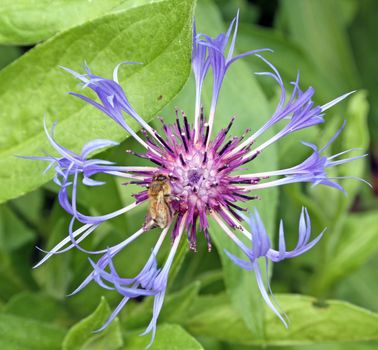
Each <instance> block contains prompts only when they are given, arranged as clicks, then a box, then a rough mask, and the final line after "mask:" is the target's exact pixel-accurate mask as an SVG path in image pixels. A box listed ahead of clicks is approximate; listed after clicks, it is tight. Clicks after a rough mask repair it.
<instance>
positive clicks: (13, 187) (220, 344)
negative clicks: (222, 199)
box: [0, 0, 378, 350]
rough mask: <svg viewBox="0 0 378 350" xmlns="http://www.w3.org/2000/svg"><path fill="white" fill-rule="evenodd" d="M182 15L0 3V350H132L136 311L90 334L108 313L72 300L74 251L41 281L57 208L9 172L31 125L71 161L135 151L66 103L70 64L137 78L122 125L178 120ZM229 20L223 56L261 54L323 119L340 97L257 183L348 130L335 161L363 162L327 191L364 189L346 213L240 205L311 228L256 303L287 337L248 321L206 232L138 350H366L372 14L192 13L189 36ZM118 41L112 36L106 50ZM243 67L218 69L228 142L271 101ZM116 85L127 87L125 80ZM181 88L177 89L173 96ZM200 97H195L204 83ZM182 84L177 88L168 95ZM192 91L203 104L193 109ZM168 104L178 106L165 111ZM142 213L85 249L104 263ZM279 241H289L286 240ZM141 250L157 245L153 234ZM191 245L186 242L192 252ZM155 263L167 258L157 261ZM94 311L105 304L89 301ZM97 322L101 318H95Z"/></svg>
mask: <svg viewBox="0 0 378 350" xmlns="http://www.w3.org/2000/svg"><path fill="white" fill-rule="evenodd" d="M193 5H194V4H193V2H192V1H189V0H162V1H146V0H128V1H127V0H124V1H121V0H118V1H117V0H109V1H96V0H93V1H84V0H78V1H69V0H59V1H51V0H43V1H38V2H36V1H30V0H29V1H28V0H13V1H2V2H1V4H0V67H1V68H2V69H1V71H0V106H1V108H0V198H1V201H2V202H3V204H1V205H0V347H1V348H2V349H7V350H8V349H9V350H13V349H60V348H63V349H105V348H106V349H143V348H144V347H145V345H146V344H147V343H148V341H149V340H148V339H146V337H144V338H143V337H139V336H138V334H139V333H140V330H141V329H143V327H144V326H145V325H146V324H147V321H148V319H149V317H150V309H151V300H148V299H146V300H138V301H136V302H134V303H130V305H128V307H127V308H126V309H125V310H124V311H123V312H122V313H121V315H120V318H119V320H117V321H116V322H113V324H112V325H111V326H110V327H109V328H108V329H107V330H106V331H104V332H102V333H100V334H93V333H92V330H94V329H96V328H98V327H99V326H100V325H101V324H102V322H103V321H104V320H105V319H106V317H107V316H108V315H109V310H110V307H113V306H114V305H116V303H117V301H118V300H119V297H118V296H117V295H115V293H111V292H105V291H104V290H101V289H100V288H98V287H96V286H94V285H91V286H90V287H88V288H87V289H86V290H84V291H82V292H81V293H79V294H78V295H76V296H74V297H69V298H67V297H66V295H67V294H68V293H69V292H70V291H72V290H73V289H74V288H75V287H76V286H77V285H78V283H79V282H80V281H81V279H82V278H83V277H84V276H85V274H86V273H87V272H88V271H89V266H88V265H89V264H88V261H87V258H86V257H85V256H84V255H83V254H82V253H80V252H70V253H67V254H64V255H60V256H56V257H54V258H52V259H51V260H50V261H48V262H47V263H46V264H45V265H43V266H42V267H40V268H38V269H35V270H33V269H32V266H33V265H34V264H35V263H36V262H37V261H38V260H39V259H40V258H41V257H42V254H41V253H40V252H39V251H38V250H36V248H35V246H36V245H37V246H40V247H42V248H49V247H51V246H52V245H53V244H54V243H56V242H58V241H59V240H61V239H62V238H63V237H65V235H66V234H67V225H68V219H69V218H68V217H67V215H66V214H65V213H64V211H63V210H61V209H60V207H59V205H58V203H57V200H56V191H57V188H56V187H55V186H54V185H53V184H52V183H51V182H49V180H50V179H51V174H50V173H48V174H46V175H43V176H42V175H41V173H42V170H43V164H34V163H31V162H27V161H25V160H20V159H16V158H15V157H14V156H15V155H31V154H33V155H36V154H41V149H45V150H47V151H49V152H50V151H51V149H50V148H49V147H48V145H47V142H46V140H45V136H44V134H43V132H42V120H43V115H44V114H45V115H46V116H47V118H48V121H49V122H50V124H51V122H52V121H53V120H55V119H56V118H59V126H58V128H57V138H58V141H60V142H62V143H63V144H64V145H65V146H67V147H69V148H73V149H76V150H78V149H80V148H81V146H82V145H83V144H84V143H85V142H86V141H87V140H89V139H90V138H94V137H108V138H112V139H116V140H118V141H123V142H122V144H121V145H120V146H119V147H116V148H113V149H109V150H107V151H105V152H104V153H103V154H101V156H102V157H105V158H108V159H112V160H113V159H117V160H118V161H119V163H120V164H122V163H125V162H130V163H135V161H134V159H131V160H128V159H125V158H126V157H125V156H124V150H125V149H127V148H131V147H135V145H133V142H132V141H130V140H126V137H127V135H125V134H124V133H122V132H121V131H120V129H119V128H117V126H114V125H113V124H112V123H111V122H109V121H107V120H105V121H104V119H106V118H103V117H102V116H100V114H98V113H95V111H94V110H93V109H91V108H90V107H88V108H83V105H82V104H80V103H79V102H78V101H75V100H73V99H72V98H71V97H69V96H67V95H66V92H67V91H73V90H75V91H77V86H76V82H75V81H73V79H71V78H70V77H67V76H66V75H65V74H63V73H62V72H61V71H60V70H59V68H57V65H58V64H64V65H66V66H69V67H70V68H73V69H77V70H79V69H80V65H81V64H82V62H83V61H84V60H86V61H87V62H88V63H89V65H90V66H91V68H93V69H94V70H95V72H97V73H98V74H100V75H108V76H109V75H110V74H111V71H112V69H113V67H114V66H115V65H116V64H117V63H118V62H120V61H123V60H132V61H138V60H140V61H142V62H144V63H148V64H145V65H143V66H142V67H128V68H127V69H125V71H124V73H122V76H121V78H122V79H121V82H122V83H123V85H124V86H125V87H126V90H127V93H128V96H130V100H131V102H132V103H133V104H134V105H135V106H136V109H137V110H138V111H139V112H140V113H141V115H143V116H145V117H146V118H147V119H150V120H151V122H152V123H156V118H155V115H156V114H158V113H159V114H161V115H163V116H164V118H167V119H169V118H172V115H173V106H175V105H177V106H180V107H182V108H184V109H185V110H186V111H187V113H188V114H189V115H191V113H192V110H193V105H194V98H193V96H194V89H193V82H192V80H191V78H190V79H189V80H188V81H187V78H188V76H189V68H190V67H189V63H190V62H189V61H190V60H189V57H190V56H189V55H190V45H191V43H190V21H191V18H192V10H193ZM238 8H239V9H240V16H241V25H240V31H239V36H238V40H237V49H238V50H239V51H245V50H247V49H254V48H260V47H270V48H272V49H273V50H274V54H270V55H269V57H268V58H269V59H270V60H271V61H272V62H273V63H274V64H275V65H276V66H277V68H278V69H279V71H280V72H281V74H282V76H283V78H284V80H285V81H286V82H289V81H292V80H294V79H295V75H296V73H297V70H298V69H299V70H300V72H301V82H302V83H301V86H302V87H304V88H305V87H307V86H309V85H312V86H313V87H315V89H316V91H317V93H316V95H315V98H316V102H317V103H319V104H324V103H326V102H328V101H329V100H331V99H333V98H335V97H336V96H338V95H340V94H342V93H345V92H346V91H350V90H355V89H357V90H358V92H356V93H355V94H354V95H352V97H351V98H349V99H348V100H347V101H346V102H343V103H342V104H341V105H340V106H337V107H336V108H333V109H332V110H331V111H329V112H328V113H327V122H326V123H325V125H324V127H323V128H322V129H317V130H314V128H312V129H311V130H308V131H305V132H302V133H300V134H299V135H294V136H291V137H290V139H288V140H284V141H282V142H281V143H280V144H279V145H278V146H279V147H276V148H275V149H272V150H271V151H270V152H269V153H268V152H267V153H266V154H265V155H264V159H262V160H259V162H257V163H256V168H262V169H265V170H268V169H276V168H282V167H285V166H288V165H293V164H295V163H296V162H298V161H300V160H302V159H304V157H305V156H306V155H307V153H306V152H307V150H306V149H305V147H299V141H300V140H302V139H306V141H310V142H314V143H317V144H319V145H323V144H324V142H325V140H327V138H329V136H330V135H332V133H334V132H335V130H336V129H337V128H338V127H339V126H340V124H341V123H342V122H343V120H344V119H346V120H347V127H346V129H345V131H344V133H343V135H342V137H341V139H340V141H339V142H338V143H337V144H336V145H335V147H334V149H333V151H334V150H336V151H337V149H348V148H352V147H360V148H362V149H363V150H364V151H368V153H369V157H368V158H366V159H365V161H358V162H356V163H352V164H350V165H346V166H344V167H343V168H342V169H341V170H340V174H339V175H345V174H347V175H354V176H361V177H363V178H364V179H367V180H368V181H370V182H371V183H372V184H373V189H371V188H369V187H368V186H365V185H361V184H360V183H356V182H353V181H348V182H345V187H346V189H347V191H348V196H347V197H345V196H343V195H342V194H340V193H337V192H336V191H335V190H333V189H328V188H322V187H320V186H319V187H316V188H309V187H308V186H300V185H290V186H287V187H285V188H284V189H280V191H278V190H275V191H274V190H273V191H270V192H263V193H261V195H262V200H261V201H260V202H259V203H258V204H257V205H258V206H259V209H260V210H261V212H262V215H263V219H264V221H266V222H267V226H268V228H269V230H270V232H272V234H273V233H274V232H275V231H277V230H276V228H277V222H278V219H279V218H284V219H285V225H286V226H285V227H286V232H287V233H288V234H287V236H288V239H289V241H290V240H292V241H293V242H292V243H293V244H294V242H295V239H296V232H297V231H296V230H297V227H296V226H297V220H298V216H299V211H300V207H301V206H302V205H305V206H307V207H308V208H309V211H310V214H311V217H312V221H313V226H314V229H313V231H314V232H320V231H321V230H322V229H323V228H324V227H326V226H327V227H328V230H327V234H326V235H325V237H324V238H323V239H322V241H321V243H320V244H319V245H318V246H317V247H315V248H314V249H313V251H312V252H310V253H308V254H306V255H304V256H303V257H300V258H297V259H295V260H293V261H287V262H284V263H281V264H280V265H279V266H277V267H275V269H274V271H273V274H272V281H271V283H272V288H273V291H275V293H276V297H277V299H278V301H279V302H280V304H281V306H282V308H283V310H284V311H286V313H287V314H288V316H289V318H290V320H291V325H290V328H289V330H288V331H286V330H285V329H284V327H283V326H282V325H281V324H280V323H279V320H277V319H276V318H275V317H274V315H273V314H272V312H271V311H270V310H266V309H264V307H263V302H262V299H261V297H260V295H259V293H258V290H257V289H256V285H255V284H254V279H253V275H251V274H248V273H246V272H242V271H239V270H238V269H237V268H236V267H234V266H232V265H231V264H230V263H229V262H228V261H226V259H224V255H223V253H222V250H223V248H224V247H225V246H227V244H228V243H229V242H227V241H223V240H222V236H221V235H220V234H218V231H217V229H216V227H215V228H214V229H213V232H212V235H213V239H214V241H215V244H216V247H218V249H214V250H213V252H212V253H211V254H209V253H207V251H206V247H205V246H204V245H202V246H200V247H199V251H198V253H196V254H193V253H191V252H190V253H188V252H187V249H186V246H183V247H182V250H181V254H180V256H179V257H178V259H177V263H176V265H175V268H174V271H173V272H174V273H173V274H172V276H171V278H170V281H171V285H170V286H169V293H168V297H167V299H166V302H165V305H164V308H163V311H162V314H161V317H160V325H161V326H159V329H158V334H157V337H156V340H155V343H154V345H153V346H152V349H201V348H204V349H209V350H218V349H222V350H223V349H227V350H236V349H238V350H239V349H258V348H261V346H265V348H271V347H272V348H273V347H280V348H282V349H290V350H291V349H299V348H300V349H309V350H316V349H318V348H319V349H320V348H321V349H341V348H343V349H373V348H374V349H375V348H376V346H377V343H376V342H375V341H376V340H377V339H378V315H377V314H376V312H378V299H377V297H376V295H377V292H378V288H377V278H376V277H377V275H376V271H377V262H378V254H377V247H378V225H377V222H378V220H377V213H378V200H377V193H378V192H377V191H378V188H377V182H378V177H377V176H378V172H377V166H378V137H377V135H378V98H377V81H378V77H377V74H378V73H377V70H376V67H375V65H376V62H377V59H378V57H377V52H378V51H377V45H378V44H377V41H376V40H375V39H376V35H377V24H376V23H377V22H376V15H377V13H378V3H377V2H376V1H374V0H361V1H357V0H331V1H328V0H282V1H262V0H260V1H258V0H255V1H246V0H233V1H227V0H218V1H215V2H210V1H207V0H199V1H198V3H197V8H196V21H197V28H198V29H199V31H201V32H206V33H209V34H211V35H216V34H217V33H219V32H221V31H222V30H224V29H225V28H226V25H227V23H229V21H230V20H231V19H232V17H233V16H234V15H235V13H236V10H237V9H238ZM115 33H117V35H115ZM265 69H266V67H264V66H263V65H262V64H261V62H258V60H256V59H253V58H249V59H246V60H245V61H243V62H239V63H237V64H235V67H233V68H232V69H231V70H230V73H229V76H228V77H227V78H226V81H225V85H224V87H223V89H222V93H221V97H220V98H221V102H220V106H219V113H218V116H217V124H216V127H217V128H221V127H223V126H224V125H225V123H227V121H228V119H229V118H230V117H231V115H234V114H236V115H237V116H238V124H237V128H236V129H235V130H236V131H237V132H239V131H240V132H241V131H242V130H244V129H245V128H248V127H252V128H256V127H258V126H259V125H261V123H262V121H264V120H266V119H267V118H268V117H269V113H271V112H272V110H273V108H274V105H275V103H276V101H277V93H278V91H277V86H275V85H273V84H272V82H271V81H269V80H268V79H266V78H263V79H260V78H257V77H256V76H254V75H253V72H256V71H262V70H265ZM126 77H128V79H126ZM186 81H187V82H186ZM209 83H210V82H209ZM184 85H185V86H184ZM209 92H210V91H209V89H208V93H209ZM176 95H177V96H176ZM81 191H82V192H81V196H80V198H81V201H80V205H81V206H82V209H83V210H86V211H87V212H90V213H106V212H110V211H112V210H115V209H116V208H119V207H121V206H123V205H125V203H128V202H129V200H130V199H129V195H130V193H132V188H131V189H128V188H125V187H124V186H122V185H121V183H119V182H117V181H108V183H107V185H106V186H105V187H104V188H101V189H99V190H96V191H86V190H85V189H82V190H81ZM144 211H145V209H142V210H140V211H138V212H137V213H135V212H133V213H132V215H131V214H128V215H125V216H124V217H121V218H119V219H117V220H114V221H112V222H110V223H109V224H108V225H107V226H106V227H104V228H103V229H102V230H100V231H99V232H97V233H96V235H95V236H94V238H93V239H91V240H90V241H89V242H87V243H86V244H87V247H89V248H96V247H104V246H107V245H109V244H111V243H115V242H119V241H120V240H122V239H124V238H125V237H126V236H127V235H129V234H131V233H132V232H134V231H135V229H136V228H137V227H138V225H140V224H141V222H143V217H144ZM291 232H292V234H290V233H291ZM156 234H157V232H156ZM155 237H156V236H154V235H153V234H151V235H150V236H147V237H143V238H142V239H140V240H139V241H138V242H136V243H135V245H133V247H132V248H133V249H128V250H127V251H126V252H124V253H123V254H122V256H121V257H120V259H119V261H118V262H117V263H118V264H119V266H120V269H121V271H122V272H124V273H125V274H127V275H130V274H133V273H135V272H137V271H138V269H139V268H140V267H141V265H142V264H143V262H144V261H145V259H146V258H147V256H148V255H149V254H150V247H151V245H152V242H153V241H154V239H155ZM202 243H203V242H202ZM165 249H167V250H168V249H169V245H168V244H167V246H166V247H165ZM105 298H106V299H105ZM109 305H110V307H109Z"/></svg>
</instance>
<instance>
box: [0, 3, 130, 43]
mask: <svg viewBox="0 0 378 350" xmlns="http://www.w3.org/2000/svg"><path fill="white" fill-rule="evenodd" d="M122 2H124V1H122V0H107V1H101V0H92V1H87V0H75V1H70V0H68V1H67V0H57V1H53V0H39V1H29V0H15V1H12V0H3V1H2V2H1V6H0V43H2V44H11V45H26V44H34V43H36V42H38V41H41V40H45V39H48V38H49V37H50V36H52V35H54V34H55V33H58V32H60V31H62V30H64V29H66V28H69V27H72V26H74V25H78V24H81V23H84V22H87V21H89V20H91V19H94V18H96V17H99V16H102V15H103V14H104V13H107V12H109V11H111V10H112V9H113V8H114V7H116V6H118V5H119V4H121V3H122ZM126 2H127V1H126Z"/></svg>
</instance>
